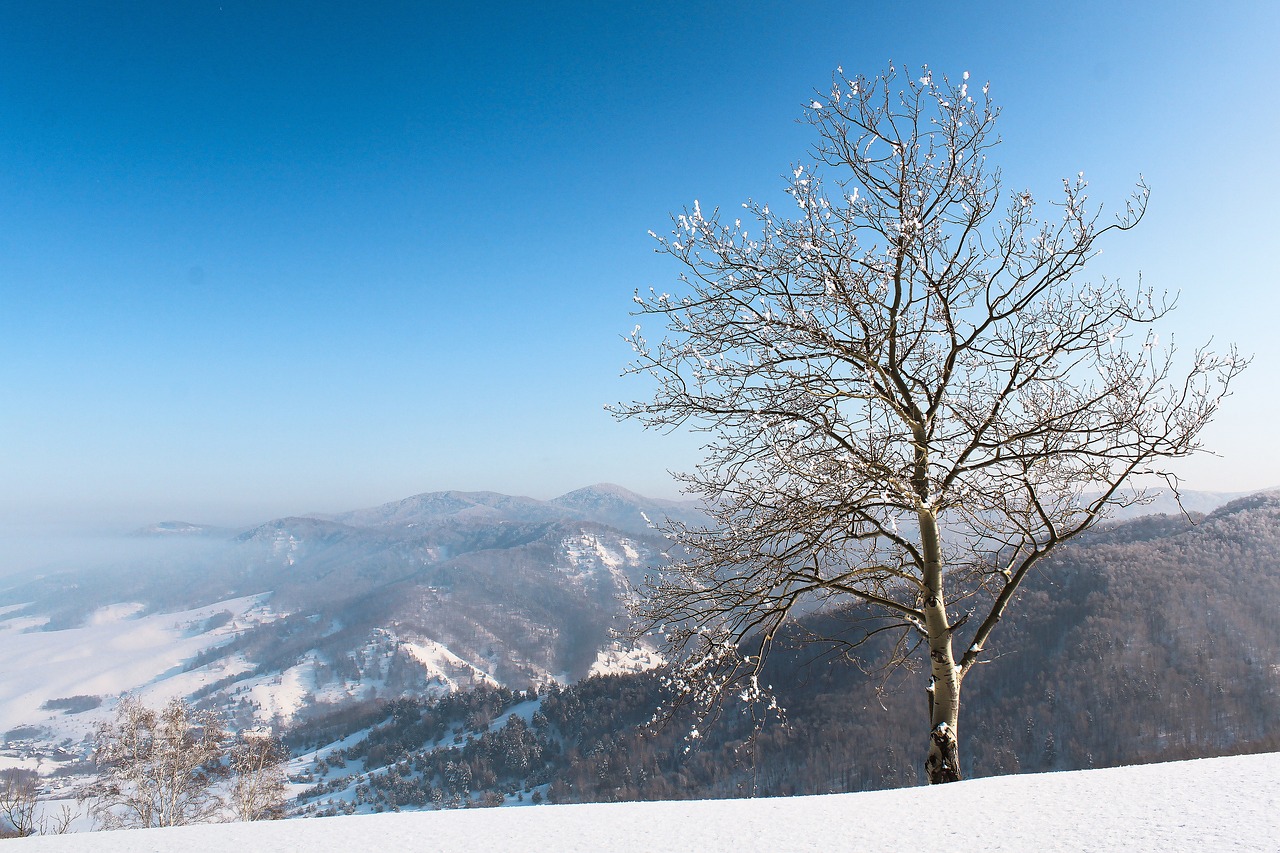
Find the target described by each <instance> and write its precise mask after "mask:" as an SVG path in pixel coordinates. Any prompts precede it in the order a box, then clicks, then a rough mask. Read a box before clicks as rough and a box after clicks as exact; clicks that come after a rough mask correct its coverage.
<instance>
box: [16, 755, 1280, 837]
mask: <svg viewBox="0 0 1280 853" xmlns="http://www.w3.org/2000/svg"><path fill="white" fill-rule="evenodd" d="M1277 779H1280V754H1274V753H1272V754H1264V755H1250V756H1241V757H1234V758H1212V759H1202V760H1200V761H1187V762H1176V763H1169V764H1150V765H1146V766H1142V767H1120V768H1112V769H1107V770H1086V771H1076V772H1070V773H1046V774H1041V775H1032V776H1003V777H997V778H989V779H976V780H973V781H968V782H960V783H957V784H952V785H944V786H941V787H936V788H905V789H899V790H894V791H873V792H868V793H861V794H832V795H828V796H823V797H791V798H785V799H759V800H690V801H681V802H654V803H616V804H606V805H566V806H538V807H531V808H502V809H470V810H462V811H442V812H417V813H404V814H382V815H365V816H353V817H333V818H320V819H316V820H289V821H278V822H274V823H256V824H220V825H211V826H195V827H180V828H174V829H148V830H131V831H125V832H111V833H91V834H80V835H65V836H55V837H43V838H28V839H20V840H16V841H10V842H7V844H8V845H10V846H11V847H12V849H13V850H14V851H15V853H19V851H38V850H51V851H62V853H76V851H86V853H87V851H94V853H117V851H119V853H124V851H129V853H136V851H154V853H162V851H163V852H164V853H167V851H183V853H205V851H224V850H237V851H241V850H253V851H262V853H271V852H272V851H295V850H306V851H316V853H319V851H326V850H341V851H349V850H380V851H386V852H387V853H390V851H399V850H436V851H442V853H472V851H475V853H495V851H512V853H516V851H519V853H525V851H529V850H552V851H557V853H576V851H583V853H586V851H591V852H592V853H595V851H601V850H608V851H613V853H626V851H683V850H689V851H699V853H716V851H724V853H751V852H752V851H769V853H774V851H794V853H799V851H822V853H835V851H860V853H878V851H884V853H889V851H893V853H898V851H902V850H946V851H948V853H993V851H1019V852H1020V851H1036V853H1054V851H1063V853H1065V852H1066V851H1081V850H1088V851H1093V853H1110V851H1116V853H1120V851H1123V852H1124V853H1140V851H1152V853H1168V851H1174V850H1178V851H1268V853H1275V851H1277V850H1280V787H1277V785H1276V780H1277ZM5 849H6V850H7V849H10V848H9V847H6V848H5Z"/></svg>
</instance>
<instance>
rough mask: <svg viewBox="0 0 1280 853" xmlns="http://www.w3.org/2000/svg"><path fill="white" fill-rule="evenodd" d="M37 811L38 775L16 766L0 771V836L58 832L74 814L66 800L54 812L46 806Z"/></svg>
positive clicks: (38, 798) (61, 831)
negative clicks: (42, 811)
mask: <svg viewBox="0 0 1280 853" xmlns="http://www.w3.org/2000/svg"><path fill="white" fill-rule="evenodd" d="M46 806H47V804H46ZM39 812H40V774H38V773H36V772H35V771H34V770H25V769H23V768H19V767H10V768H8V769H6V770H0V838H6V837H9V836H15V837H19V838H21V837H25V836H28V835H62V834H64V833H66V832H67V830H68V829H70V828H71V821H73V820H74V819H75V818H76V815H77V813H78V812H77V811H75V810H73V809H72V808H71V806H70V804H67V803H63V804H62V807H61V808H60V809H59V810H58V811H56V812H55V811H50V810H49V809H48V808H47V807H46V809H45V810H44V814H39ZM37 815H39V816H37ZM6 824H7V826H6Z"/></svg>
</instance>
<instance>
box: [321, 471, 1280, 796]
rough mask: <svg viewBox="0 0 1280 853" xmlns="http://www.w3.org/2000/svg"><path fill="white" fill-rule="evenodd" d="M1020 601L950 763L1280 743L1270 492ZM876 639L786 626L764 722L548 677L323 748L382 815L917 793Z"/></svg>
mask: <svg viewBox="0 0 1280 853" xmlns="http://www.w3.org/2000/svg"><path fill="white" fill-rule="evenodd" d="M1021 598H1022V600H1021V601H1019V602H1018V603H1017V604H1016V605H1015V606H1014V607H1013V608H1011V614H1010V617H1008V618H1007V620H1006V622H1005V623H1003V624H1002V625H1001V626H1000V628H998V629H997V633H996V635H995V637H994V642H993V643H992V650H993V654H992V657H991V660H990V661H989V663H986V664H985V665H983V666H980V667H978V668H977V669H976V670H974V671H973V673H971V675H970V678H969V679H968V680H967V681H966V684H965V693H964V701H965V705H964V709H963V711H962V716H961V748H962V760H963V764H964V768H963V769H964V772H965V775H967V776H985V775H993V774H1004V773H1018V772H1035V771H1044V770H1064V769H1078V768H1087V767H1103V766H1112V765H1118V764H1128V763H1140V762H1149V761H1158V760H1171V759H1181V758H1194V757H1203V756H1211V755H1222V754H1228V753H1234V752H1246V751H1265V750H1277V749H1280V691H1278V688H1280V634H1278V633H1277V632H1276V630H1275V623H1274V613H1275V612H1276V611H1277V609H1278V608H1280V499H1277V498H1276V497H1275V496H1261V497H1258V496H1255V497H1252V498H1247V499H1244V500H1242V501H1237V502H1235V503H1233V504H1230V505H1228V506H1227V507H1224V508H1223V509H1221V510H1219V511H1217V512H1215V513H1213V514H1211V515H1210V516H1208V517H1207V518H1204V519H1201V520H1199V521H1198V523H1195V524H1193V523H1191V522H1189V521H1188V520H1186V519H1183V518H1171V517H1154V518H1148V519H1139V520H1137V521H1134V522H1130V523H1127V524H1124V525H1119V526H1116V527H1114V528H1110V529H1105V530H1100V531H1098V532H1096V533H1094V534H1091V535H1090V536H1089V537H1087V538H1085V539H1083V540H1081V541H1080V542H1079V543H1078V544H1076V545H1073V546H1071V547H1069V548H1066V549H1063V550H1062V551H1061V552H1060V553H1059V554H1058V555H1057V556H1056V557H1055V558H1054V559H1053V561H1052V563H1051V564H1049V565H1047V566H1046V567H1045V568H1044V569H1043V570H1042V571H1041V573H1040V575H1039V576H1038V577H1036V578H1035V579H1033V580H1032V581H1031V582H1030V583H1029V584H1028V585H1027V587H1026V590H1025V592H1024V593H1023V594H1022V597H1021ZM866 615H867V614H866V613H861V612H858V611H849V612H845V613H839V614H826V615H824V616H821V617H816V618H815V619H816V621H811V622H810V623H809V625H808V626H807V627H808V628H811V629H814V630H815V631H817V632H819V633H826V634H831V633H838V632H839V630H840V629H841V625H842V624H844V623H847V624H848V626H849V630H852V631H857V630H861V629H859V628H858V627H857V626H858V624H859V622H858V620H859V619H860V618H862V617H865V616H866ZM818 623H821V624H818ZM889 641H890V640H889V638H888V637H887V636H886V637H877V638H874V639H873V640H872V641H870V642H869V643H868V644H866V645H864V646H863V647H861V648H860V649H859V650H858V651H859V654H860V659H859V660H856V661H855V660H852V659H850V658H848V657H846V656H845V655H844V654H842V651H843V650H842V648H841V647H840V646H828V647H825V648H824V647H820V646H814V645H805V644H800V643H789V642H787V638H785V637H784V638H782V640H781V641H780V642H779V644H778V646H777V648H776V650H775V652H774V654H773V656H772V658H771V661H770V665H769V667H768V668H767V669H766V671H765V677H764V679H763V680H764V681H765V683H767V684H769V685H770V686H771V687H772V691H773V693H774V694H775V695H776V697H777V699H778V700H779V702H780V704H781V705H782V707H783V708H784V709H785V712H784V715H783V717H782V719H781V720H771V721H768V722H766V723H765V724H764V725H759V724H758V717H759V711H760V709H759V708H758V707H753V706H750V705H744V704H742V703H740V702H738V701H737V700H733V701H731V702H729V703H727V704H726V705H725V706H724V707H722V708H721V709H720V712H719V714H718V717H717V718H716V719H715V720H713V721H709V722H710V724H708V722H704V721H697V720H694V719H693V717H692V716H691V715H690V714H689V713H687V712H676V713H674V714H673V715H671V716H670V717H669V718H668V719H666V720H665V722H661V723H656V724H654V723H651V720H652V719H653V717H654V713H655V710H656V709H658V708H660V707H664V706H666V705H668V704H669V703H670V698H671V697H670V696H668V695H666V694H665V692H664V689H663V687H662V682H661V679H660V677H659V676H658V675H657V674H655V673H645V674H639V675H628V676H610V677H601V678H593V679H589V680H587V681H584V682H581V683H579V684H576V685H573V686H571V687H568V688H564V689H558V688H551V689H550V690H547V691H545V692H544V693H542V694H541V695H540V696H538V699H539V704H538V710H537V713H535V714H533V715H532V717H530V719H529V722H528V723H526V722H525V721H524V719H522V718H521V717H518V716H515V717H512V718H511V719H509V720H507V721H506V722H505V723H504V724H503V725H501V726H498V727H491V723H492V722H493V721H494V720H496V719H498V718H499V717H500V716H501V715H502V714H504V713H507V712H508V711H510V710H511V709H512V708H513V707H515V706H517V705H518V704H519V703H522V702H526V701H529V695H528V694H524V693H514V692H512V691H506V690H502V689H484V690H477V691H471V692H468V693H464V694H456V695H454V696H449V697H446V698H445V699H443V700H440V701H439V702H418V701H416V700H406V701H403V702H398V703H392V704H391V705H389V706H386V707H385V708H383V709H381V711H380V713H381V715H382V717H383V719H384V720H385V722H383V723H382V724H380V725H378V726H376V727H375V728H374V731H373V733H372V734H371V735H370V736H369V737H368V738H367V739H366V740H364V741H362V742H361V743H360V744H358V745H357V746H356V747H352V748H350V749H348V750H345V751H344V752H345V753H346V754H345V755H343V756H341V757H340V760H358V761H361V762H362V765H361V766H362V767H363V768H366V769H368V768H378V767H385V768H387V769H386V771H385V772H378V773H373V774H371V776H370V778H369V779H368V780H366V781H365V782H363V783H362V784H363V785H364V788H363V789H362V790H361V791H360V799H361V801H362V802H370V803H375V804H376V805H377V807H379V808H398V807H401V806H406V805H412V806H423V805H427V806H430V805H436V806H451V805H452V806H460V805H478V804H498V803H500V802H502V801H503V800H504V798H507V799H509V798H511V797H513V796H514V797H524V796H529V795H530V792H535V791H536V792H537V793H539V794H542V792H543V791H545V792H546V793H545V795H543V796H545V798H546V799H548V800H550V801H553V802H597V801H614V800H634V799H672V798H682V797H724V796H752V795H758V796H774V795H790V794H811V793H826V792H837V791H853V790H868V789H876V788H886V787H895V786H901V785H910V784H919V783H922V782H923V776H922V774H921V771H920V765H921V763H922V758H923V754H924V752H925V749H926V746H927V744H926V735H925V733H924V732H923V731H922V729H923V726H924V723H923V721H924V720H925V703H926V699H925V691H924V687H925V685H924V680H923V676H922V675H920V674H919V673H910V672H906V671H902V670H899V671H896V672H893V673H890V674H888V675H887V677H886V676H884V675H880V674H876V673H874V672H872V673H871V674H868V672H867V671H864V670H865V669H866V664H867V662H869V661H874V660H875V659H876V658H877V656H878V654H879V653H881V652H883V651H885V649H884V648H883V645H880V646H878V645H877V643H880V644H883V643H887V642H889ZM388 713H389V717H390V718H389V719H387V717H388ZM695 729H696V732H695ZM468 733H470V735H468ZM451 739H456V740H457V741H458V742H457V743H453V742H452V740H451ZM442 744H443V746H442Z"/></svg>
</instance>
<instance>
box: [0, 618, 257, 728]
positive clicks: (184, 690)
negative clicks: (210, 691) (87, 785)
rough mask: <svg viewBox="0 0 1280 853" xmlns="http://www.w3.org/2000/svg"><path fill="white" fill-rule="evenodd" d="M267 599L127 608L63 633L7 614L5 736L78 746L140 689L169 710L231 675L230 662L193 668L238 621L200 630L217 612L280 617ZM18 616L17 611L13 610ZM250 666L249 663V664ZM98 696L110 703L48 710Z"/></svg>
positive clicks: (1, 704)
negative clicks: (23, 733)
mask: <svg viewBox="0 0 1280 853" xmlns="http://www.w3.org/2000/svg"><path fill="white" fill-rule="evenodd" d="M267 597H268V596H267V595H265V594H264V595H252V596H244V597H241V598H235V599H229V600H227V601H220V602H217V603H216V604H210V605H206V606H204V607H199V608H196V609H193V610H185V611H181V612H177V613H152V614H143V613H142V610H143V607H142V605H140V604H137V603H130V602H122V603H118V604H112V605H108V606H106V607H102V608H99V609H98V610H96V611H94V612H93V613H92V614H91V615H90V616H89V617H88V619H86V620H85V624H84V625H82V626H80V627H76V628H67V629H64V630H60V631H42V630H37V629H38V628H39V627H40V626H42V625H44V624H45V622H47V619H46V618H45V617H29V616H16V615H15V616H9V617H7V618H6V617H5V615H4V614H0V636H2V637H3V638H4V639H3V646H4V654H3V657H2V659H0V732H4V731H7V730H9V729H13V728H16V727H18V726H23V725H36V726H41V727H44V728H47V729H49V730H50V731H51V732H52V733H53V734H54V735H55V737H71V738H73V739H75V740H78V739H79V738H80V737H82V736H83V735H84V734H86V733H87V732H88V731H91V730H92V728H93V724H94V722H95V721H97V720H99V719H104V718H107V717H110V716H111V715H112V714H114V704H113V702H112V701H111V700H112V699H113V698H114V697H116V696H117V695H119V694H120V693H122V692H125V691H130V690H136V691H139V695H140V696H141V698H142V699H143V701H144V702H147V703H149V704H152V705H157V704H163V703H164V702H165V701H166V700H167V699H169V698H170V697H172V696H184V695H188V694H190V693H191V692H192V691H193V690H195V689H197V688H199V687H200V686H202V685H204V684H207V683H209V682H211V681H214V680H216V679H217V678H221V677H223V676H224V675H227V674H229V673H228V672H227V671H226V669H225V667H226V666H227V664H226V663H222V662H219V663H216V664H215V665H213V666H205V667H200V668H198V669H193V670H189V671H188V670H186V669H185V664H186V662H187V661H189V660H190V659H191V658H193V657H194V656H195V655H196V654H198V653H199V652H200V651H202V650H204V649H207V648H209V647H211V646H216V645H220V644H222V643H225V642H227V641H229V640H230V639H232V638H233V637H234V636H235V634H236V633H237V631H238V629H237V628H236V627H235V625H234V624H232V623H227V624H223V625H220V626H219V627H217V628H214V629H212V630H210V631H204V632H201V631H200V630H199V629H200V627H201V625H202V624H203V623H204V622H205V621H206V620H208V619H209V618H210V617H211V616H214V615H215V614H219V613H222V612H223V611H229V612H230V613H231V614H232V615H233V617H234V618H235V619H237V620H239V621H240V622H242V623H249V622H257V621H267V620H271V619H274V618H277V616H276V614H274V613H272V612H271V611H270V609H269V608H267V607H266V606H265V604H264V601H265V599H266V598H267ZM10 612H12V611H10ZM246 665H247V664H246ZM85 694H88V695H96V696H102V697H105V698H106V699H107V701H104V702H103V704H102V705H101V706H100V707H99V708H97V709H94V710H92V711H88V712H84V713H79V714H70V715H64V714H63V713H62V712H60V711H49V710H44V709H42V708H41V706H42V705H43V704H44V703H45V702H46V701H48V700H50V699H57V698H62V697H67V696H78V695H85Z"/></svg>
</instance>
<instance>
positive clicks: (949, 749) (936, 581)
mask: <svg viewBox="0 0 1280 853" xmlns="http://www.w3.org/2000/svg"><path fill="white" fill-rule="evenodd" d="M919 519H920V544H921V545H922V546H923V557H924V563H925V568H924V602H923V604H924V607H923V611H924V629H925V634H926V636H927V637H928V639H929V663H930V673H931V677H930V679H929V687H928V691H929V756H928V758H927V759H926V760H925V764H924V769H925V775H926V776H927V777H928V779H929V784H931V785H937V784H940V783H942V782H958V781H960V778H961V776H960V741H959V720H960V668H959V667H957V666H956V659H955V654H954V653H953V651H952V648H951V625H950V623H949V621H948V619H947V603H946V597H945V595H944V590H943V586H942V546H941V542H940V540H939V530H938V519H937V516H935V515H934V514H933V513H932V512H929V511H922V512H920V513H919Z"/></svg>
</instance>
